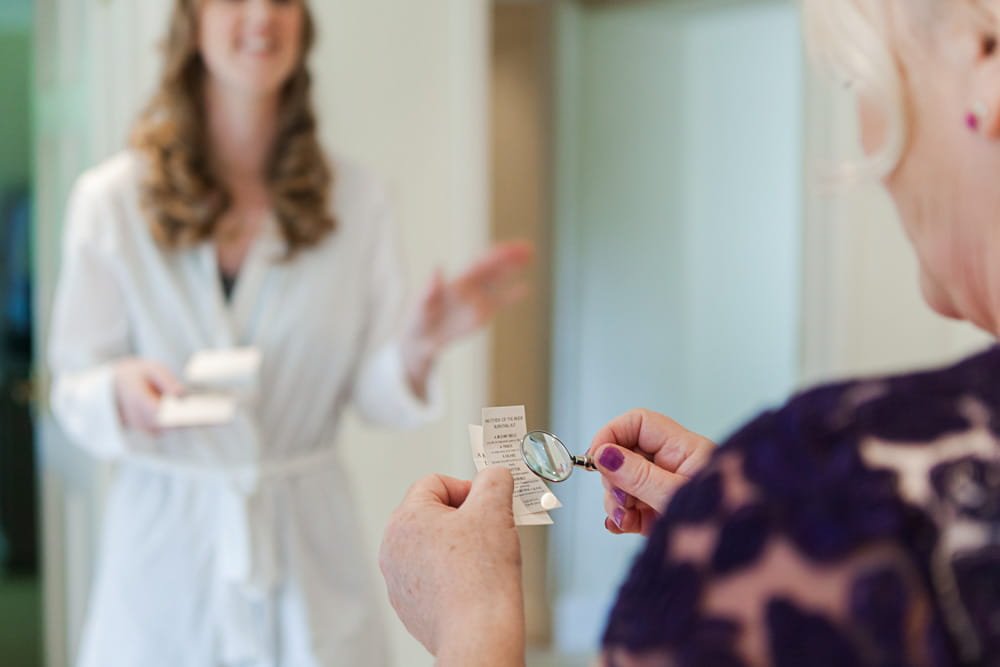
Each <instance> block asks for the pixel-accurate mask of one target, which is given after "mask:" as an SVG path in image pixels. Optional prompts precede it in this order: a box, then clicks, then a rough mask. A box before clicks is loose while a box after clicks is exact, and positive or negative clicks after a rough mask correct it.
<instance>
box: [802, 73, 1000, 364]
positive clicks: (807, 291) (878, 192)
mask: <svg viewBox="0 0 1000 667" xmlns="http://www.w3.org/2000/svg"><path fill="white" fill-rule="evenodd" d="M806 116H807V120H806V128H807V132H806V135H805V141H806V160H805V165H806V167H807V173H806V180H805V184H804V186H805V196H806V206H805V212H806V216H805V219H804V224H803V236H804V243H803V264H802V279H803V291H802V296H803V300H802V312H803V318H802V347H801V383H802V384H811V383H813V382H816V381H821V380H826V379H830V378H833V377H840V376H849V375H856V374H870V373H884V372H890V371H898V370H900V369H912V368H918V367H924V366H929V365H934V364H940V363H944V362H946V361H949V360H952V359H955V358H957V357H960V356H962V355H964V354H967V353H968V352H970V351H971V350H975V349H977V348H980V347H983V346H985V345H987V344H989V343H990V342H991V339H990V338H989V337H987V336H986V335H985V334H983V333H982V332H980V331H979V330H977V329H975V328H974V327H972V326H971V325H969V324H966V323H959V322H954V321H950V320H945V319H943V318H941V317H939V316H937V315H935V314H934V313H933V312H932V311H931V310H930V309H929V308H928V307H927V305H926V304H925V303H924V301H923V298H922V296H921V294H920V288H919V283H918V278H917V276H918V273H917V263H916V259H915V256H914V254H913V252H912V250H911V248H910V245H909V243H908V241H907V240H906V238H905V236H904V234H903V232H902V227H901V226H900V223H899V219H898V216H897V214H896V211H895V208H894V207H893V205H892V201H891V199H890V198H889V196H888V195H887V194H886V192H885V190H884V189H883V188H882V187H881V186H880V185H879V184H878V183H875V182H856V183H844V182H842V181H839V180H838V179H837V178H836V174H837V171H838V169H839V168H840V167H843V166H844V165H846V164H850V163H852V162H856V161H857V160H859V158H860V156H861V148H860V146H859V143H858V132H857V123H856V118H855V111H854V103H853V99H852V98H851V96H850V94H849V93H848V92H846V91H844V90H843V89H841V88H840V87H839V86H836V85H832V84H831V82H830V80H829V78H828V77H826V76H825V74H824V73H823V72H821V71H816V70H811V71H810V76H809V78H808V89H807V95H806Z"/></svg>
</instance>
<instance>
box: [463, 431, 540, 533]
mask: <svg viewBox="0 0 1000 667" xmlns="http://www.w3.org/2000/svg"><path fill="white" fill-rule="evenodd" d="M469 445H470V446H471V447H472V461H473V463H475V464H476V470H483V469H484V468H486V467H488V466H489V463H488V462H487V461H486V451H485V450H484V449H483V427H482V426H480V425H479V424H469ZM519 511H520V513H519ZM552 523H553V521H552V517H551V516H549V513H548V512H528V511H527V510H526V509H525V508H524V504H523V503H519V502H518V501H517V499H516V498H515V499H514V525H516V526H550V525H552Z"/></svg>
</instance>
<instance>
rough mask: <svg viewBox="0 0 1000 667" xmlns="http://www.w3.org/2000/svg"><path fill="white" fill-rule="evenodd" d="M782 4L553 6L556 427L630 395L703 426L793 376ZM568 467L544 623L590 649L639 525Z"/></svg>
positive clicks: (791, 113)
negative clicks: (611, 529)
mask: <svg viewBox="0 0 1000 667" xmlns="http://www.w3.org/2000/svg"><path fill="white" fill-rule="evenodd" d="M798 34H799V33H798V26H797V17H796V13H795V9H794V5H793V3H792V2H791V0H787V1H786V0H774V1H771V2H743V3H733V2H728V3H723V2H696V3H666V2H655V3H653V2H651V3H636V4H635V5H624V6H622V7H621V8H601V9H594V10H581V9H579V7H578V6H577V5H574V4H572V3H564V4H563V5H562V11H561V14H560V56H559V58H560V63H559V65H560V72H559V75H558V84H559V88H560V93H559V101H558V104H559V110H558V123H559V128H558V129H559V140H558V144H559V158H558V173H557V176H558V194H557V207H558V211H557V228H556V253H557V255H556V256H557V285H556V294H557V296H556V320H555V329H556V334H555V339H554V340H555V346H554V355H555V362H554V378H553V382H554V387H553V407H554V416H555V418H554V426H555V428H556V429H557V432H559V433H560V434H563V435H565V436H566V437H567V438H568V442H572V443H574V445H575V447H576V449H579V450H583V449H584V448H586V446H587V445H588V444H589V439H590V437H591V436H592V435H593V433H595V432H596V430H597V428H599V427H600V426H601V425H602V424H603V423H605V422H606V421H607V420H609V419H610V418H612V417H614V416H615V415H616V414H619V413H621V412H623V411H625V410H627V409H629V408H633V407H650V408H653V409H657V410H660V411H663V412H666V413H668V414H670V415H671V416H673V417H674V418H676V419H678V420H679V421H680V422H681V423H683V424H685V425H687V426H688V427H690V428H692V429H694V430H697V431H700V432H702V433H704V434H706V435H708V436H710V437H713V438H721V437H723V436H725V435H726V434H727V433H728V432H729V431H730V430H731V429H732V428H733V427H734V426H736V425H737V424H738V423H739V422H741V421H742V420H744V419H745V418H747V417H748V416H749V415H751V414H752V413H754V412H756V411H757V410H759V409H760V408H761V407H763V406H765V405H767V404H769V403H772V402H774V401H777V400H779V399H781V398H783V397H784V396H785V395H786V394H787V393H788V392H789V391H790V389H791V388H792V387H793V386H794V384H795V382H796V379H797V347H798V321H799V312H798V303H799V292H798V282H799V281H798V271H799V261H800V259H799V236H798V228H799V217H800V199H801V197H800V191H801V190H800V174H801V143H800V128H801V95H802V90H801V71H800V62H801V58H800V53H799V36H798ZM601 491H602V489H601V487H600V485H599V484H598V483H597V480H596V479H593V478H590V477H589V476H586V475H577V476H575V479H573V480H571V481H570V482H569V487H568V488H567V491H566V492H565V493H566V495H567V496H568V499H567V501H566V506H567V508H566V509H564V510H560V514H559V521H558V523H557V526H556V527H555V531H554V532H555V545H554V550H553V554H552V562H553V576H554V578H555V580H556V598H557V602H556V610H557V611H556V614H557V616H556V639H557V642H558V643H559V645H560V646H561V647H562V648H564V649H569V650H580V649H583V648H587V647H592V646H593V645H594V644H595V642H596V640H597V638H598V637H599V636H600V632H601V629H602V627H603V620H604V613H605V610H606V606H607V604H608V602H609V600H610V598H611V596H612V594H613V592H614V590H615V589H616V588H617V584H618V582H619V581H620V579H621V577H622V575H623V572H624V570H625V568H626V567H627V565H628V564H629V562H630V561H631V558H632V554H633V553H634V551H635V549H636V548H637V546H638V541H637V540H632V539H625V538H615V537H612V536H610V535H608V534H607V533H606V532H605V531H604V529H603V518H604V513H603V510H602V505H601Z"/></svg>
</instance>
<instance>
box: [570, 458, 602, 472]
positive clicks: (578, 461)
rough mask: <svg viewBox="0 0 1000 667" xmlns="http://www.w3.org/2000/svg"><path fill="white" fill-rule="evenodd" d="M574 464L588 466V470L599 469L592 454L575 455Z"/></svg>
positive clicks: (582, 466)
mask: <svg viewBox="0 0 1000 667" xmlns="http://www.w3.org/2000/svg"><path fill="white" fill-rule="evenodd" d="M573 465H575V466H580V467H581V468H586V469H587V470H597V466H596V465H594V459H593V457H590V456H576V455H573Z"/></svg>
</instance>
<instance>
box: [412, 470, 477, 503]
mask: <svg viewBox="0 0 1000 667" xmlns="http://www.w3.org/2000/svg"><path fill="white" fill-rule="evenodd" d="M471 486H472V482H470V481H468V480H464V479H455V478H454V477H447V476H445V475H428V476H427V477H423V478H421V479H419V480H417V481H416V482H415V483H414V484H413V486H411V487H410V489H409V491H407V492H406V497H405V498H404V500H403V504H412V503H420V504H432V505H444V506H446V507H452V508H456V507H460V506H461V505H462V503H464V502H465V499H466V498H467V497H468V495H469V489H470V488H471Z"/></svg>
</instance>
